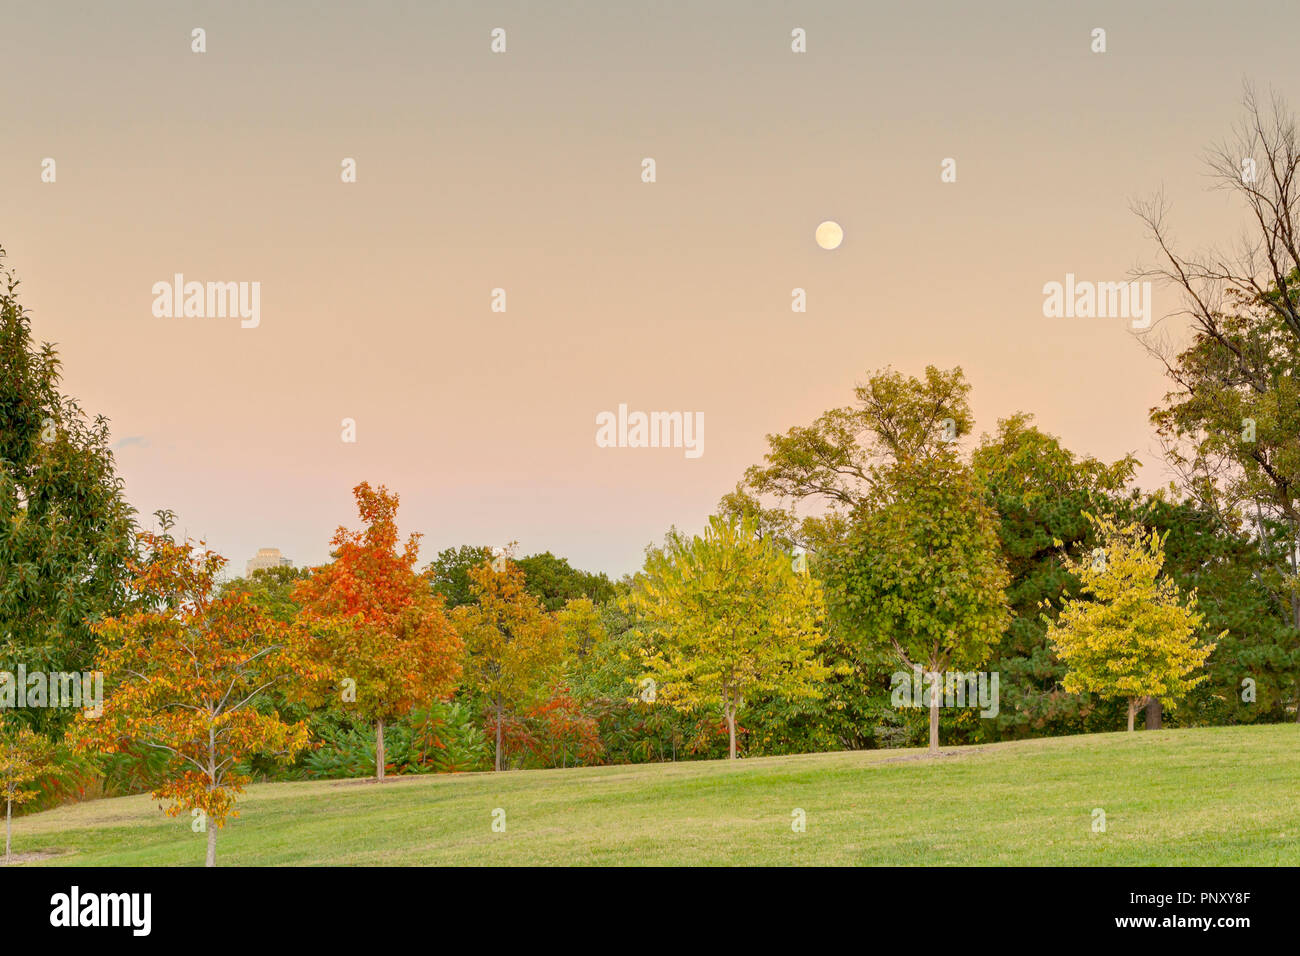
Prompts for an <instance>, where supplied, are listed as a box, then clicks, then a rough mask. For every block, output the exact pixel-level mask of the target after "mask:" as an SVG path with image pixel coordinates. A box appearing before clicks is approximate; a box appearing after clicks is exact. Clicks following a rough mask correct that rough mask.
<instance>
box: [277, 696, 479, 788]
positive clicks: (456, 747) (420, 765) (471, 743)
mask: <svg viewBox="0 0 1300 956" xmlns="http://www.w3.org/2000/svg"><path fill="white" fill-rule="evenodd" d="M319 734H320V737H321V740H320V743H319V745H318V746H317V747H315V748H314V749H313V750H311V751H310V752H309V753H308V754H307V756H306V759H305V760H304V761H303V772H302V774H301V775H302V776H304V777H309V778H323V779H338V778H347V777H362V776H366V775H367V774H368V773H369V772H370V771H371V770H373V769H374V766H375V756H376V755H375V737H374V734H371V733H364V732H362V731H361V730H360V729H359V728H337V727H336V728H325V729H323V730H321V731H319ZM384 759H385V760H386V762H387V767H386V770H387V771H388V772H392V773H395V774H421V773H466V772H470V771H475V770H486V769H487V768H488V767H489V766H490V763H491V761H490V752H489V749H488V742H487V739H486V738H485V737H484V736H483V732H482V731H481V730H479V728H478V727H477V726H475V723H474V718H473V715H472V714H471V713H470V712H469V710H468V708H466V707H465V705H464V704H461V703H456V702H450V703H448V702H441V701H439V702H435V703H433V704H430V705H429V706H427V707H417V708H415V709H414V710H412V711H411V712H410V713H409V714H406V715H405V716H403V717H402V718H400V719H399V720H397V721H395V722H394V723H393V724H392V725H391V726H390V727H388V728H387V729H386V731H385V734H384Z"/></svg>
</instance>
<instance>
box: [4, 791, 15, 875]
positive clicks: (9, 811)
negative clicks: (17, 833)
mask: <svg viewBox="0 0 1300 956" xmlns="http://www.w3.org/2000/svg"><path fill="white" fill-rule="evenodd" d="M13 822H14V799H13V796H12V795H10V796H7V797H6V798H5V862H6V863H8V862H9V841H10V837H11V836H12V835H13Z"/></svg>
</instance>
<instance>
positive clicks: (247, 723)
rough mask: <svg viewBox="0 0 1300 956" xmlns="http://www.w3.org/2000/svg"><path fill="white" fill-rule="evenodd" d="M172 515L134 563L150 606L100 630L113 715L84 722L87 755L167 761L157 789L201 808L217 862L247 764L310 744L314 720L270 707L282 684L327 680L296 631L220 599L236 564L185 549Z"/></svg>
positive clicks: (212, 861)
mask: <svg viewBox="0 0 1300 956" xmlns="http://www.w3.org/2000/svg"><path fill="white" fill-rule="evenodd" d="M169 529H170V520H169V518H168V516H166V515H165V513H164V514H163V530H162V533H161V534H153V533H151V532H145V533H143V534H141V535H140V541H141V544H142V545H143V553H144V555H145V557H144V559H143V560H142V561H139V562H135V563H133V564H132V566H131V570H132V572H133V574H134V581H133V588H134V590H135V592H136V593H137V594H138V595H139V597H140V598H141V604H140V609H139V610H136V611H134V612H133V613H129V614H122V615H118V616H116V617H109V618H103V619H101V620H100V621H98V622H96V623H95V624H94V630H95V632H96V634H97V635H98V636H99V638H100V640H101V642H102V644H101V647H102V650H101V651H100V653H99V655H98V657H97V658H96V668H97V669H98V670H101V671H103V672H104V676H105V683H106V685H107V694H106V697H105V700H104V705H103V714H102V715H101V716H100V717H98V718H94V717H88V716H86V715H84V714H82V715H80V716H79V717H78V718H77V725H76V727H75V728H74V730H73V733H72V738H73V744H74V746H75V747H77V748H78V749H79V750H81V751H83V752H100V753H135V752H139V751H140V750H141V749H142V748H150V749H153V750H156V751H160V752H162V753H165V754H167V755H168V760H167V763H166V765H165V767H164V769H163V771H162V774H161V778H160V780H159V781H158V782H157V785H156V786H155V787H154V790H153V796H154V798H155V799H157V800H170V801H171V806H170V807H168V810H167V812H168V814H169V815H171V816H177V815H179V814H181V813H183V812H184V811H186V810H188V811H190V814H191V816H192V817H193V818H194V822H193V824H192V826H193V829H194V830H195V831H196V832H201V831H202V830H203V829H206V830H207V838H208V853H207V865H208V866H215V865H216V856H217V830H218V829H219V828H221V827H223V826H225V823H226V820H227V819H228V818H231V817H235V816H238V812H237V811H236V810H235V809H234V806H235V801H236V799H237V797H238V794H239V793H241V792H242V790H243V788H244V785H245V784H246V783H248V777H247V776H246V775H245V774H244V773H241V772H240V769H239V768H240V767H241V765H245V764H246V763H247V761H248V760H249V759H251V758H252V757H255V756H259V755H260V756H267V757H271V758H272V759H276V760H280V761H283V762H286V763H287V762H289V761H290V760H292V759H293V758H294V756H295V755H297V754H298V753H299V752H300V751H301V750H303V749H304V748H305V747H306V746H307V745H308V737H307V726H306V724H305V723H302V722H300V723H293V724H290V723H287V722H286V721H284V720H282V719H281V717H280V715H279V714H278V713H276V712H274V711H271V710H268V709H266V708H265V707H260V708H259V706H258V705H259V703H260V701H261V700H262V699H264V694H265V692H266V691H267V690H269V689H270V688H271V687H274V686H283V687H285V688H286V689H292V688H301V687H305V686H306V685H308V684H310V683H312V682H316V681H320V680H323V679H325V677H326V674H325V673H324V672H323V670H322V669H321V668H320V667H319V665H317V664H315V663H313V662H312V661H311V660H309V659H308V658H307V657H305V656H304V654H303V653H302V650H301V644H302V641H301V639H300V638H299V637H298V636H297V635H296V634H295V632H294V628H293V627H292V626H291V625H287V624H283V623H281V622H278V621H276V620H274V619H273V618H271V617H269V616H267V615H266V614H265V613H264V612H263V611H262V610H261V609H259V608H258V607H257V606H256V605H254V604H252V603H251V602H250V601H249V600H248V596H247V595H246V594H242V593H234V594H223V595H221V596H220V597H216V596H214V595H215V591H216V576H217V573H218V572H219V571H220V570H221V568H222V567H223V566H224V565H225V563H226V559H225V558H223V557H221V555H219V554H216V553H214V552H212V551H209V550H207V549H206V547H205V546H204V545H203V543H202V542H199V545H198V548H197V549H196V548H195V546H194V545H192V544H190V542H188V541H186V542H184V543H178V542H177V541H175V540H174V539H173V538H172V537H171V535H170V533H169Z"/></svg>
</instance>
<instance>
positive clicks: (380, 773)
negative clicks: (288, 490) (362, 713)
mask: <svg viewBox="0 0 1300 956" xmlns="http://www.w3.org/2000/svg"><path fill="white" fill-rule="evenodd" d="M375 779H376V780H378V781H379V782H380V783H383V782H384V718H382V717H380V718H379V720H378V721H377V722H376V723H375Z"/></svg>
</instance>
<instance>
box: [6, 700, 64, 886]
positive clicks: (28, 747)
mask: <svg viewBox="0 0 1300 956" xmlns="http://www.w3.org/2000/svg"><path fill="white" fill-rule="evenodd" d="M53 758H54V745H53V744H52V743H51V742H50V741H49V739H48V738H46V737H44V736H42V735H41V734H38V733H36V732H35V731H34V730H32V729H31V728H30V727H24V726H23V725H21V724H19V723H18V720H17V718H15V717H14V716H12V715H10V714H4V713H0V790H3V791H4V795H5V862H6V863H8V862H9V859H10V855H11V854H10V847H11V843H12V833H13V815H14V804H17V803H26V802H27V801H28V800H30V799H32V797H34V796H36V794H35V793H34V792H33V791H31V790H28V789H26V785H27V784H29V783H31V782H32V781H33V780H35V779H36V778H37V777H39V776H40V775H41V774H43V773H45V772H46V771H48V770H49V769H50V768H51V766H52V765H53Z"/></svg>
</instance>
